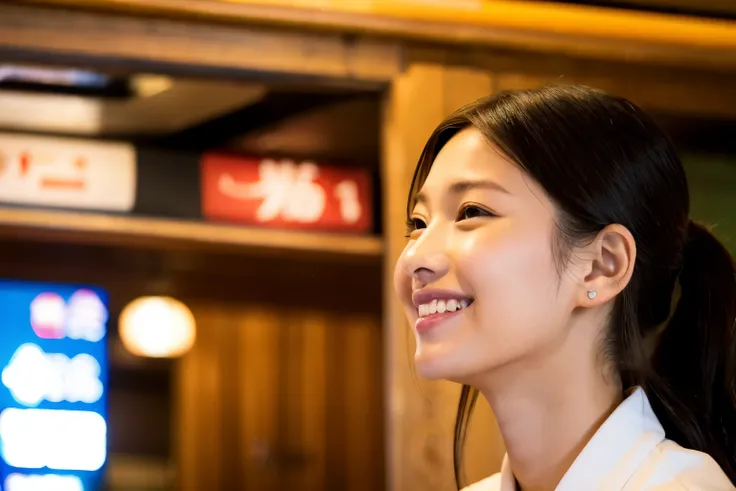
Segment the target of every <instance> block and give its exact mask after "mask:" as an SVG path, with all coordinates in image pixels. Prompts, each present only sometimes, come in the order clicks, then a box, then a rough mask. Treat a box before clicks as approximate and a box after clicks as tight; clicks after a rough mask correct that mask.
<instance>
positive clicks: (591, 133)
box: [395, 86, 736, 491]
mask: <svg viewBox="0 0 736 491" xmlns="http://www.w3.org/2000/svg"><path fill="white" fill-rule="evenodd" d="M688 214H689V196H688V188H687V182H686V179H685V173H684V171H683V168H682V165H681V163H680V161H679V159H678V157H677V155H676V154H675V150H674V148H673V145H672V144H671V143H670V141H669V140H668V139H667V138H666V137H665V135H664V134H663V133H662V132H661V131H660V130H659V129H658V128H657V126H656V125H655V124H654V123H653V122H652V120H651V119H650V118H649V117H647V115H646V114H644V113H643V112H642V111H641V110H640V109H639V108H637V107H636V106H634V105H633V104H631V103H630V102H628V101H626V100H624V99H621V98H618V97H613V96H610V95H607V94H605V93H603V92H600V91H597V90H593V89H590V88H586V87H575V86H573V87H548V88H543V89H540V90H528V91H520V92H507V93H503V94H500V95H498V96H496V97H493V98H488V99H482V100H480V101H478V102H476V103H474V104H471V105H469V106H467V107H465V108H462V109H460V110H459V111H458V112H456V113H455V114H453V115H452V116H450V117H449V118H448V119H447V120H445V121H444V122H443V123H442V124H440V126H439V127H438V128H437V129H436V130H435V132H434V134H433V135H432V136H431V138H430V139H429V142H428V143H427V145H426V147H425V149H424V152H423V154H422V157H421V159H420V162H419V165H418V167H417V169H416V173H415V176H414V181H413V184H412V188H411V193H410V199H409V204H408V219H409V220H408V227H409V236H408V237H409V240H408V244H407V245H406V249H405V250H404V253H403V254H402V256H401V258H400V260H399V262H398V264H397V267H396V274H395V286H396V289H397V292H398V294H399V295H400V297H401V299H402V301H403V304H404V306H405V308H406V312H407V315H408V317H409V319H410V321H411V322H412V324H413V326H414V329H415V332H416V339H417V351H416V354H415V359H416V366H417V369H418V371H419V373H420V374H421V375H422V376H424V377H427V378H431V379H448V380H452V381H455V382H459V383H462V384H464V386H463V391H462V396H461V400H460V405H459V408H458V416H457V421H456V428H455V473H456V476H459V474H460V469H461V457H462V445H463V442H464V439H465V432H466V428H467V424H468V418H469V417H470V413H471V411H472V407H473V404H474V402H475V400H476V397H477V394H478V391H479V392H480V393H482V394H483V396H484V397H486V399H487V400H488V402H489V403H490V405H491V407H492V409H493V411H494V414H495V416H496V419H497V421H498V424H499V428H500V430H501V433H502V435H503V438H504V442H505V446H506V450H507V455H506V458H505V459H504V463H503V465H502V470H501V472H500V473H499V474H497V475H494V476H492V477H490V478H488V479H486V480H484V481H481V482H479V483H476V484H475V485H472V486H470V487H469V488H468V489H470V490H472V491H497V490H502V491H512V490H517V489H518V490H523V491H528V490H534V491H536V490H553V489H557V490H564V491H597V490H606V491H609V490H626V491H642V490H658V491H669V490H698V491H721V490H732V489H736V487H734V484H733V483H734V482H736V457H735V455H734V454H735V450H736V443H735V441H736V409H735V397H734V394H735V392H734V389H735V384H734V377H735V376H736V342H735V340H734V328H735V324H734V322H735V320H736V276H735V272H734V263H733V259H732V258H731V256H730V255H729V253H728V252H727V251H726V249H725V248H724V247H723V246H722V245H721V244H720V243H719V242H718V241H717V240H716V239H715V238H714V237H713V236H712V235H711V234H710V232H708V231H707V230H706V229H704V228H702V227H701V226H699V225H696V224H694V223H693V222H692V221H690V219H689V216H688ZM471 387H472V388H471ZM457 479H458V487H460V478H459V477H458V478H457Z"/></svg>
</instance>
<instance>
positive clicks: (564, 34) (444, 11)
mask: <svg viewBox="0 0 736 491" xmlns="http://www.w3.org/2000/svg"><path fill="white" fill-rule="evenodd" d="M26 1H31V2H33V3H46V4H50V3H53V4H68V5H78V6H85V7H95V8H107V9H113V10H122V11H128V12H129V11H135V12H140V13H146V14H157V15H162V14H163V15H170V16H176V15H179V16H184V17H195V16H196V17H199V18H209V19H217V20H227V21H229V22H256V23H263V22H270V23H274V24H280V25H289V26H299V27H301V28H320V29H329V30H341V31H343V32H360V33H366V32H368V33H374V34H380V35H391V36H400V37H404V38H411V39H420V40H423V41H433V42H440V43H446V44H459V43H461V44H466V45H468V44H471V45H478V44H484V45H493V46H505V47H513V48H517V49H519V48H520V49H524V50H537V51H543V52H546V53H553V52H556V53H566V54H569V55H575V56H584V57H588V58H604V59H609V60H611V59H615V60H629V61H630V60H638V61H641V62H645V63H651V62H657V63H668V64H675V65H679V66H685V65H690V66H700V67H719V68H724V69H728V70H733V69H734V68H736V60H735V59H734V57H733V54H732V51H733V49H734V47H736V34H735V32H736V31H734V29H733V23H731V22H728V21H715V20H703V19H697V18H689V17H684V16H671V15H663V14H653V13H638V12H626V11H623V10H614V9H603V8H600V7H586V6H574V5H554V4H550V3H545V2H540V1H536V2H533V1H518V0H494V1H492V2H490V1H482V0H465V1H462V2H460V1H459V0H455V1H453V2H436V1H431V2H430V1H427V2H417V1H416V0H405V1H392V2H387V1H383V0H367V1H361V2H345V1H342V0H335V1H325V0H297V1H295V0H268V1H267V2H266V1H264V0H227V1H217V0H210V1H201V0H26Z"/></svg>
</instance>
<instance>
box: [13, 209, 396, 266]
mask: <svg viewBox="0 0 736 491" xmlns="http://www.w3.org/2000/svg"><path fill="white" fill-rule="evenodd" d="M0 235H2V236H5V237H14V238H20V239H31V240H44V241H53V242H77V243H93V244H107V243H113V244H121V245H128V246H153V247H156V248H164V249H166V248H181V247H188V248H192V247H193V248H204V249H213V248H215V249H217V248H220V249H222V248H226V249H244V250H248V251H251V250H258V249H260V250H265V249H267V250H282V251H284V250H285V251H294V252H314V253H327V254H336V255H342V256H358V257H380V256H381V254H383V241H382V240H381V239H380V238H378V237H372V236H359V235H347V234H345V235H342V234H327V233H313V232H292V231H276V230H268V229H259V228H251V227H241V226H232V225H220V224H213V223H202V222H193V221H180V220H170V219H158V218H140V217H130V216H120V215H105V214H100V213H87V212H73V211H56V210H37V209H26V208H13V207H7V206H5V207H3V206H0Z"/></svg>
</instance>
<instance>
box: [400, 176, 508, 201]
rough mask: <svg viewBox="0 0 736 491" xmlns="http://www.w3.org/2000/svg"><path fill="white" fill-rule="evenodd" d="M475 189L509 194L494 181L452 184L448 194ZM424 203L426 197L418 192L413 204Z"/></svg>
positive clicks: (470, 181)
mask: <svg viewBox="0 0 736 491" xmlns="http://www.w3.org/2000/svg"><path fill="white" fill-rule="evenodd" d="M476 188H485V189H490V190H493V191H498V192H501V193H504V194H511V193H509V192H508V191H507V190H506V189H505V188H504V187H503V186H501V185H500V184H499V183H497V182H495V181H487V180H469V181H457V182H453V183H452V184H450V193H451V194H462V193H465V192H467V191H469V190H471V189H476ZM426 201H427V197H426V195H425V194H424V193H422V192H421V191H419V192H418V193H417V195H416V197H415V198H414V204H417V203H425V202H426Z"/></svg>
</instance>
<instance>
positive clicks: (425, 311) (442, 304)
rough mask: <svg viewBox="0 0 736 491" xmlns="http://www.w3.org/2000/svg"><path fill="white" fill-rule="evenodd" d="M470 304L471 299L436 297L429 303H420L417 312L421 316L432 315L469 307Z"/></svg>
mask: <svg viewBox="0 0 736 491" xmlns="http://www.w3.org/2000/svg"><path fill="white" fill-rule="evenodd" d="M469 305H470V300H467V299H461V300H458V299H455V298H449V299H435V300H432V301H431V302H429V303H423V304H420V305H419V307H418V308H417V313H418V314H419V317H420V318H423V317H430V316H432V315H437V314H444V313H445V312H457V311H458V310H462V309H465V308H467V307H468V306H469Z"/></svg>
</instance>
